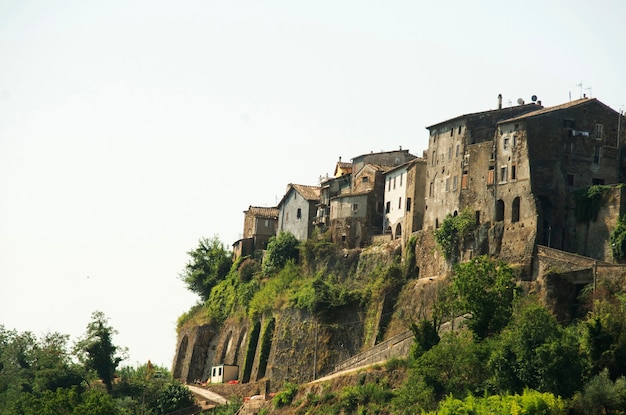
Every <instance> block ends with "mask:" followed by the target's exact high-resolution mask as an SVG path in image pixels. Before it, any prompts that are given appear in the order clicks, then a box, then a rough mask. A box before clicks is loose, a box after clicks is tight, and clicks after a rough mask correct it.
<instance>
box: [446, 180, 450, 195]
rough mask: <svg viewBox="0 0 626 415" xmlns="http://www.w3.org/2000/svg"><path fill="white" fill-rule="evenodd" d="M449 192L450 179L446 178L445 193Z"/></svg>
mask: <svg viewBox="0 0 626 415" xmlns="http://www.w3.org/2000/svg"><path fill="white" fill-rule="evenodd" d="M449 191H450V178H449V177H446V192H449Z"/></svg>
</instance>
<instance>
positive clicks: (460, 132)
mask: <svg viewBox="0 0 626 415" xmlns="http://www.w3.org/2000/svg"><path fill="white" fill-rule="evenodd" d="M459 134H461V126H460V125H459Z"/></svg>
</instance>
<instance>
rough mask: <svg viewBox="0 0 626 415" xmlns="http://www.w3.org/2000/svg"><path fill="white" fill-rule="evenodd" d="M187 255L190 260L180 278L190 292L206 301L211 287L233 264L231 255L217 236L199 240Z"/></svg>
mask: <svg viewBox="0 0 626 415" xmlns="http://www.w3.org/2000/svg"><path fill="white" fill-rule="evenodd" d="M187 254H188V255H189V257H190V259H189V262H187V265H185V269H184V270H183V272H182V273H181V274H180V278H181V279H182V280H183V281H184V282H185V284H186V285H187V288H188V289H189V290H190V291H192V292H194V293H196V294H198V295H199V296H200V298H201V299H202V301H206V300H207V299H208V298H209V297H210V296H211V290H212V289H213V287H215V286H216V285H217V284H218V283H219V282H220V281H222V280H223V279H224V278H225V277H226V275H228V272H229V271H230V267H231V266H232V264H233V260H232V253H231V252H230V251H229V250H227V249H226V247H225V245H224V244H223V243H222V242H221V241H220V240H219V238H218V237H217V236H213V237H212V238H200V240H199V241H198V246H197V247H196V248H195V249H194V250H192V251H189V252H187Z"/></svg>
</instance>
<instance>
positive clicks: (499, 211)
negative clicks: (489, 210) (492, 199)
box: [496, 199, 504, 222]
mask: <svg viewBox="0 0 626 415" xmlns="http://www.w3.org/2000/svg"><path fill="white" fill-rule="evenodd" d="M503 220H504V201H502V199H498V201H497V202H496V222H501V221H503Z"/></svg>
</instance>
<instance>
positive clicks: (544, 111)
mask: <svg viewBox="0 0 626 415" xmlns="http://www.w3.org/2000/svg"><path fill="white" fill-rule="evenodd" d="M594 101H596V102H598V103H600V104H602V103H601V102H600V101H598V100H597V99H596V98H581V99H576V100H574V101H570V102H566V103H565V104H560V105H555V106H553V107H546V108H542V109H539V110H536V111H532V112H527V113H526V114H524V115H520V116H518V117H514V118H509V119H506V120H502V121H499V122H498V124H502V123H509V122H512V121H518V120H523V119H526V118H530V117H536V116H538V115H543V114H548V113H550V112H554V111H560V110H564V109H567V108H572V107H576V106H578V105H582V104H586V103H590V102H594ZM602 105H604V104H602ZM607 108H608V107H607Z"/></svg>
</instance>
